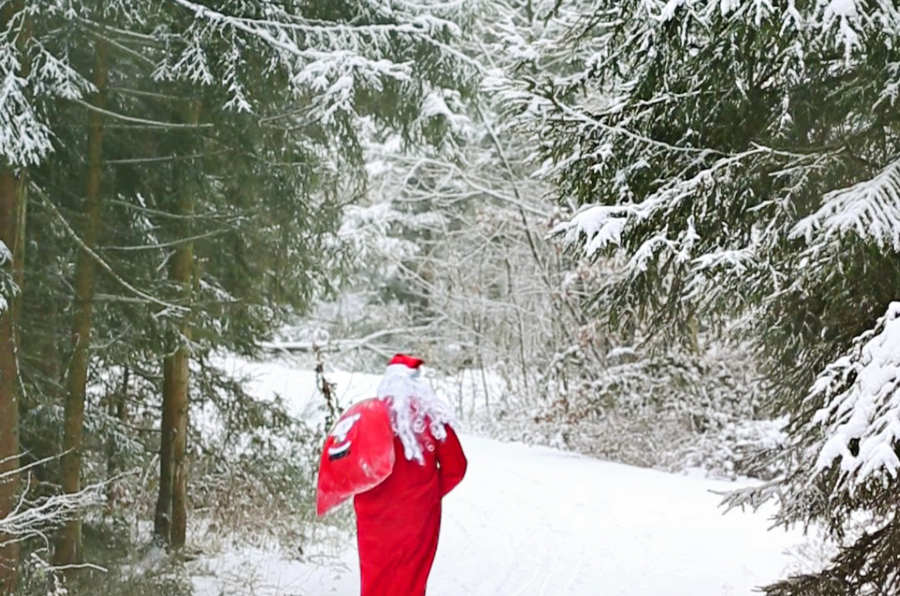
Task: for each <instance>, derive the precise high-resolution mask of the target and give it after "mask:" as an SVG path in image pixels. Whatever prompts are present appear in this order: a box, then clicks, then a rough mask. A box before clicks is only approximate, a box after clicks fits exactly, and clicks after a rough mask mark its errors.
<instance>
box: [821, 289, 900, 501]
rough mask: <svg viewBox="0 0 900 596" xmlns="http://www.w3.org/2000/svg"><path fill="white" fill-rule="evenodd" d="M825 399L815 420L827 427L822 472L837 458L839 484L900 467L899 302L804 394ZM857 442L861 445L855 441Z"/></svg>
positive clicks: (893, 472)
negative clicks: (899, 455) (899, 456)
mask: <svg viewBox="0 0 900 596" xmlns="http://www.w3.org/2000/svg"><path fill="white" fill-rule="evenodd" d="M806 400H807V403H822V402H824V404H825V405H824V406H823V407H821V408H820V409H819V410H818V411H817V413H816V414H815V416H814V417H813V419H812V424H813V425H814V426H815V425H818V426H820V427H822V428H823V430H824V431H825V436H826V439H825V442H824V444H823V445H822V447H821V449H820V451H819V456H818V459H817V461H816V466H815V471H816V472H818V473H821V472H823V471H825V470H827V469H829V468H830V467H831V466H832V464H833V463H834V461H835V460H838V462H839V464H840V469H841V480H840V488H842V489H844V490H847V491H850V492H852V491H853V490H854V488H856V487H857V486H859V485H862V484H863V483H865V482H866V481H867V480H869V479H873V478H879V477H881V478H886V477H890V478H891V479H896V478H897V474H898V471H900V458H898V455H897V450H898V448H900V302H892V303H891V304H890V306H888V309H887V312H886V313H885V314H884V316H883V317H881V318H880V319H879V320H878V322H877V323H876V325H875V327H874V328H872V329H870V330H869V331H866V332H865V333H863V334H862V335H860V336H859V337H857V338H856V339H855V340H854V342H853V345H852V347H851V348H850V350H848V351H847V353H846V354H845V355H843V356H841V357H840V358H838V359H837V360H835V361H834V362H832V363H831V364H830V365H828V366H827V367H826V368H825V370H824V371H823V372H822V373H821V374H820V375H819V377H818V379H817V380H816V382H815V384H814V385H813V386H812V388H811V389H810V392H809V395H808V396H807V398H806ZM854 443H858V444H857V445H854Z"/></svg>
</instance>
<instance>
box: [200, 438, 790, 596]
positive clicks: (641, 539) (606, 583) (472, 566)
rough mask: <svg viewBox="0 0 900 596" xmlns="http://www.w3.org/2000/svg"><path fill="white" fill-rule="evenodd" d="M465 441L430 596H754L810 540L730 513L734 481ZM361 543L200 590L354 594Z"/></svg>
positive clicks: (245, 560) (236, 570) (225, 574)
mask: <svg viewBox="0 0 900 596" xmlns="http://www.w3.org/2000/svg"><path fill="white" fill-rule="evenodd" d="M461 440H462V442H463V447H464V448H465V450H466V454H467V456H468V459H469V470H468V473H467V475H466V478H465V480H463V482H462V484H460V486H459V487H458V488H457V489H456V490H454V491H453V492H452V493H450V495H448V496H447V498H446V499H445V500H444V517H443V527H442V531H441V537H440V544H439V546H438V553H437V559H436V561H435V565H434V569H433V571H432V574H431V579H430V581H429V589H428V594H429V596H458V595H461V594H465V595H467V596H750V595H752V594H758V592H756V591H755V588H756V587H758V586H760V585H762V584H765V583H767V582H770V581H772V580H774V579H776V578H779V577H781V576H782V575H783V574H784V573H785V571H786V569H787V568H788V567H789V566H790V565H791V564H792V563H793V562H794V561H793V560H792V558H791V556H789V555H788V554H786V551H787V550H788V549H790V548H791V547H792V546H794V545H797V544H798V543H800V542H801V541H802V537H801V536H800V535H799V533H798V532H784V531H782V530H780V529H777V530H771V531H770V530H768V529H767V528H768V526H769V520H768V517H767V514H766V513H765V512H759V513H755V514H754V513H750V512H741V511H732V512H730V513H728V514H723V513H722V510H721V509H720V508H719V501H720V497H719V496H718V495H717V494H714V493H713V492H711V491H713V490H718V491H722V490H728V489H729V488H734V487H735V485H733V484H730V483H725V482H715V481H710V480H706V479H702V478H697V477H691V476H684V475H673V474H666V473H664V472H659V471H655V470H648V469H643V468H635V467H631V466H626V465H622V464H616V463H610V462H605V461H600V460H597V459H593V458H590V457H584V456H579V455H575V454H571V453H566V452H562V451H558V450H554V449H548V448H542V447H531V446H527V445H523V444H520V443H502V442H499V441H495V440H491V439H485V438H479V437H474V436H463V437H462V438H461ZM355 547H356V544H355V540H354V539H353V537H352V536H351V537H348V538H347V539H346V540H345V541H343V542H342V547H341V549H340V551H339V552H337V553H334V554H336V555H337V558H336V559H334V558H333V557H327V558H325V559H322V558H318V557H316V558H313V557H310V558H307V559H306V560H305V561H297V560H285V559H281V558H280V557H279V556H278V555H277V554H276V553H271V552H260V551H256V552H250V551H246V552H231V553H225V554H223V555H222V556H220V557H218V558H214V559H212V560H207V561H206V562H205V567H206V573H207V574H208V575H206V576H205V577H203V578H195V587H196V588H198V589H197V591H196V593H197V594H198V595H200V596H207V595H212V594H217V595H218V594H229V595H230V594H241V593H247V592H246V589H247V588H246V583H244V584H241V585H240V586H239V585H237V579H236V578H242V579H243V581H244V582H246V579H247V577H248V574H249V575H251V576H255V577H257V578H259V579H260V582H259V583H256V584H254V587H253V593H254V594H259V595H264V596H297V595H301V594H302V595H304V596H309V595H315V596H319V595H323V596H324V595H331V594H334V595H340V596H352V595H353V594H357V593H358V590H359V587H358V586H359V571H358V564H357V558H356V548H355ZM329 560H330V561H331V562H328V561H329ZM229 577H230V578H235V579H232V580H226V579H225V578H229ZM223 582H224V583H223ZM231 582H234V583H235V585H234V586H233V587H234V590H231V589H230V587H229V585H228V584H229V583H231ZM242 590H243V591H242Z"/></svg>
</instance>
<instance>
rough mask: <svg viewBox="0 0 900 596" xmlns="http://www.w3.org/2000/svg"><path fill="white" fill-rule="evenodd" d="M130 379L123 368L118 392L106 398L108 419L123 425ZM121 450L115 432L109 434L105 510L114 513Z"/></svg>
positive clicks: (119, 494) (119, 490)
mask: <svg viewBox="0 0 900 596" xmlns="http://www.w3.org/2000/svg"><path fill="white" fill-rule="evenodd" d="M130 379H131V369H129V368H127V367H126V368H125V370H124V371H123V373H122V385H121V387H120V388H119V390H118V391H115V392H113V393H112V394H111V395H109V396H108V399H109V401H108V403H107V408H106V412H107V415H108V416H109V417H110V419H115V420H116V421H118V422H119V423H125V421H126V419H127V417H128V413H127V412H128V411H127V408H126V401H125V400H126V399H127V396H128V385H129V380H130ZM120 453H121V449H120V447H119V442H118V440H117V438H116V433H115V432H110V433H109V437H108V438H107V443H106V482H107V485H106V510H107V511H108V512H114V511H115V509H116V504H117V502H118V500H119V498H120V497H121V485H120V483H119V481H118V480H117V479H116V476H117V475H118V473H119V470H120V469H121V465H120V463H119V456H120Z"/></svg>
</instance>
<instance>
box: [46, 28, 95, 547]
mask: <svg viewBox="0 0 900 596" xmlns="http://www.w3.org/2000/svg"><path fill="white" fill-rule="evenodd" d="M94 52H95V63H94V79H93V82H94V85H95V86H96V87H97V90H98V91H97V93H96V94H95V95H94V97H93V98H91V103H92V104H93V105H94V106H96V107H98V108H104V107H105V105H106V82H107V68H108V66H107V47H106V42H105V41H103V39H102V38H101V37H99V36H98V37H97V38H96V41H95V42H94ZM102 179H103V116H102V114H100V113H99V112H97V111H94V110H91V111H90V112H89V116H88V171H87V183H86V186H85V197H84V212H83V216H84V220H83V222H84V223H83V225H82V229H81V239H82V240H83V241H84V243H85V245H86V246H87V247H88V248H90V249H92V250H93V249H94V248H95V247H96V246H97V236H98V234H99V229H100V213H101V196H100V191H101V183H102ZM95 275H96V265H95V263H94V260H93V258H92V257H91V255H90V254H88V252H87V251H86V250H84V249H82V250H80V251H79V252H78V260H77V262H76V264H75V283H74V285H75V307H74V320H73V325H72V339H73V342H74V344H75V348H74V351H73V353H72V359H71V363H70V365H69V370H68V375H67V378H66V393H67V395H66V405H65V418H64V421H63V456H62V487H63V491H65V492H66V493H68V494H72V493H77V492H79V491H80V490H81V448H82V435H83V432H84V399H85V392H86V387H87V373H88V363H89V358H90V343H91V328H92V315H93V311H92V308H93V300H94V278H95ZM81 559H82V553H81V518H80V517H77V516H76V517H74V518H73V519H71V520H69V521H68V522H66V524H65V526H63V528H62V530H61V531H60V534H59V539H58V541H57V545H56V553H55V556H54V562H55V563H56V564H57V565H73V564H77V563H80V562H81Z"/></svg>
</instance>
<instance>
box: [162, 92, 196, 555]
mask: <svg viewBox="0 0 900 596" xmlns="http://www.w3.org/2000/svg"><path fill="white" fill-rule="evenodd" d="M199 119H200V105H199V103H198V102H194V103H192V104H191V106H190V110H189V114H188V118H187V121H188V123H190V124H197V123H198V122H199ZM186 165H187V168H184V169H182V168H181V167H179V166H178V164H177V162H176V165H175V166H174V168H175V169H174V175H175V180H174V187H175V188H177V189H178V194H179V197H178V207H177V215H180V216H183V217H182V219H181V220H180V221H181V222H182V224H181V226H180V230H179V231H180V235H181V237H182V238H188V237H190V236H191V223H190V222H191V219H190V216H191V215H193V213H194V196H193V193H194V192H196V188H195V187H194V185H192V184H189V183H188V182H187V179H188V178H189V177H190V176H191V175H192V174H190V173H189V172H188V169H189V168H191V165H190V163H188V164H186ZM193 273H194V244H193V242H184V243H182V244H179V245H178V248H176V250H175V255H174V256H173V258H172V266H171V269H170V271H169V278H170V279H171V280H172V281H174V282H175V283H176V284H177V285H178V286H179V288H180V293H181V300H182V304H184V305H185V306H186V307H189V306H190V302H191V294H192V288H193ZM177 332H178V333H177V335H178V337H177V338H176V341H175V345H174V346H172V351H171V353H170V354H169V355H168V356H166V359H165V361H164V363H163V411H162V424H161V429H160V430H161V432H160V441H161V446H160V461H159V498H158V499H157V502H156V519H155V524H154V525H155V530H156V534H157V536H159V537H160V538H161V539H162V540H163V541H164V542H166V543H168V544H169V545H170V546H171V547H172V548H174V549H180V548H182V547H183V546H184V543H185V539H186V535H187V464H188V462H187V429H188V404H189V393H188V384H189V380H190V345H189V344H190V341H191V336H192V330H191V322H190V312H188V313H187V314H185V315H184V318H183V319H182V320H181V322H180V324H179V325H178V329H177Z"/></svg>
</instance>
